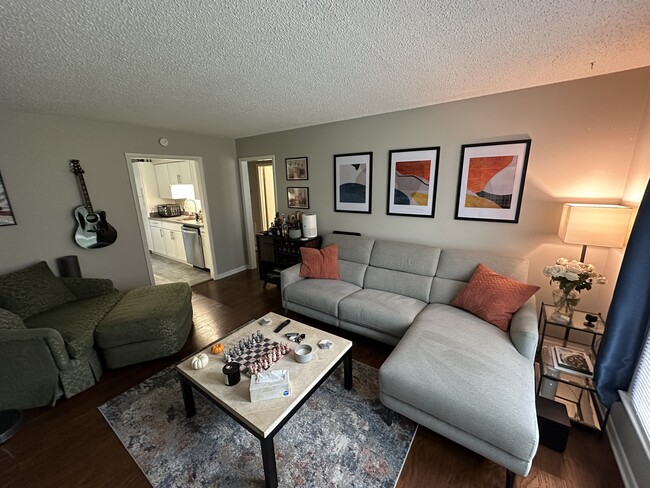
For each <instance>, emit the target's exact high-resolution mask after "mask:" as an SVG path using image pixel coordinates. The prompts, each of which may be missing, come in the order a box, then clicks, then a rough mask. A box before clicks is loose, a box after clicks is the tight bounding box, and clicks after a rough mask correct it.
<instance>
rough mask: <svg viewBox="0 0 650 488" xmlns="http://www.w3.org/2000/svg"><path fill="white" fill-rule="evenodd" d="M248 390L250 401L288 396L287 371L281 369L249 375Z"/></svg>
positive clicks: (289, 386) (289, 392)
mask: <svg viewBox="0 0 650 488" xmlns="http://www.w3.org/2000/svg"><path fill="white" fill-rule="evenodd" d="M249 391H250V395H251V402H258V401H260V400H272V399H273V398H283V397H288V396H289V395H291V385H290V384H289V371H287V370H286V369H281V370H278V371H265V372H263V373H258V374H255V375H253V376H252V377H251V383H250V387H249Z"/></svg>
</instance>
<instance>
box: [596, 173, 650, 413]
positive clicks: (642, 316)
mask: <svg viewBox="0 0 650 488" xmlns="http://www.w3.org/2000/svg"><path fill="white" fill-rule="evenodd" d="M649 327H650V184H648V186H647V187H646V190H645V195H644V196H643V200H642V201H641V205H640V206H639V212H638V214H637V217H636V220H635V222H634V227H633V228H632V233H631V234H630V240H629V241H628V244H627V248H626V250H625V255H624V256H623V263H622V265H621V271H620V273H619V275H618V281H617V282H616V288H614V296H613V298H612V304H611V305H610V307H609V312H608V314H607V327H606V328H605V334H604V336H603V340H602V343H601V345H600V350H599V353H598V361H597V363H596V371H595V375H594V381H595V382H596V391H597V393H598V397H599V398H600V401H601V402H602V403H603V405H605V406H606V407H607V408H610V407H611V406H612V404H613V403H614V402H616V401H618V400H619V395H618V391H619V390H623V391H626V390H627V389H628V387H629V386H630V381H631V380H632V375H633V374H634V369H635V368H636V364H637V362H638V360H639V355H640V353H641V348H642V347H643V344H644V342H645V338H646V337H647V335H648V331H649Z"/></svg>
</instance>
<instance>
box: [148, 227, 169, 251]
mask: <svg viewBox="0 0 650 488" xmlns="http://www.w3.org/2000/svg"><path fill="white" fill-rule="evenodd" d="M149 227H150V229H151V244H152V245H153V251H154V252H156V253H158V254H162V255H167V250H166V247H165V238H164V234H163V229H162V224H161V222H158V221H156V220H150V221H149Z"/></svg>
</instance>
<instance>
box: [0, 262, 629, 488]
mask: <svg viewBox="0 0 650 488" xmlns="http://www.w3.org/2000/svg"><path fill="white" fill-rule="evenodd" d="M193 290H194V298H193V303H194V322H195V325H194V329H193V331H192V334H191V336H190V338H189V340H188V342H187V344H186V345H185V347H184V348H183V349H182V350H181V351H180V352H179V353H178V354H176V355H175V356H172V357H169V358H165V359H160V360H156V361H151V362H148V363H144V364H139V365H135V366H130V367H126V368H122V369H118V370H107V371H105V373H104V376H103V377H102V378H101V381H100V382H99V383H98V384H97V385H96V386H94V387H93V388H90V389H89V390H87V391H85V392H83V393H81V394H79V395H77V396H75V397H73V398H71V399H70V400H60V401H59V402H58V403H57V404H56V406H55V407H53V408H50V407H46V408H37V409H32V410H29V411H26V412H25V417H26V421H25V425H24V426H23V427H22V429H21V430H20V431H19V432H18V433H17V434H16V435H15V436H14V437H13V438H12V439H10V440H9V441H8V442H6V443H5V444H3V445H1V446H0V486H2V487H12V488H14V487H16V488H17V487H20V488H30V487H57V488H58V487H66V488H70V487H86V486H88V487H94V488H102V487H106V488H109V487H110V488H113V487H133V488H136V487H137V488H140V487H147V486H149V483H148V482H147V479H146V478H145V477H144V475H143V474H142V472H141V471H140V469H139V468H138V466H137V465H136V464H135V462H134V461H133V460H132V459H131V457H130V456H129V454H128V452H127V451H126V449H124V447H123V446H122V444H121V443H120V441H119V440H118V439H117V437H116V436H115V435H114V434H113V432H112V430H111V428H110V427H109V426H108V424H107V423H106V421H105V420H104V418H103V416H102V415H101V414H100V413H99V411H98V410H97V407H98V406H99V405H101V404H103V403H104V402H106V401H107V400H109V399H111V398H113V397H114V396H116V395H118V394H119V393H121V392H123V391H125V390H127V389H128V388H130V387H132V386H134V385H136V384H138V383H140V382H141V381H143V380H144V379H146V378H148V377H149V376H151V375H152V374H154V373H156V372H158V371H160V370H161V369H163V368H165V367H167V366H169V365H171V364H174V363H175V362H176V361H178V360H180V359H182V358H183V357H185V356H187V355H189V354H191V353H192V352H193V351H195V350H197V349H199V348H201V347H204V346H206V345H207V344H209V343H210V342H212V341H214V340H216V339H218V338H219V337H222V336H224V335H226V334H227V333H228V332H230V331H231V330H233V329H234V328H236V327H238V326H240V325H242V324H243V323H245V322H247V321H248V320H251V319H255V318H258V317H261V316H262V315H264V314H265V313H266V312H268V311H274V312H277V313H282V307H281V303H280V293H279V290H278V288H277V287H275V286H273V285H268V286H267V287H266V288H263V287H262V284H261V282H260V281H259V278H258V275H257V273H256V272H255V271H246V272H243V273H239V274H237V275H235V276H232V277H229V278H226V279H223V280H220V281H210V282H207V283H202V284H199V285H196V286H194V287H193ZM292 317H293V318H295V319H300V320H301V321H303V322H305V323H308V324H310V325H314V326H317V327H320V328H322V329H325V330H328V331H331V332H334V333H337V334H339V335H342V336H345V337H347V338H349V339H351V340H352V341H353V342H354V347H353V353H352V354H353V358H354V359H355V360H357V361H361V362H363V363H366V364H369V365H371V366H373V367H375V368H378V367H380V366H381V364H382V362H383V361H384V360H385V359H386V357H387V356H388V355H389V354H390V352H391V350H392V348H391V347H389V346H386V345H384V344H381V343H378V342H375V341H372V340H370V339H366V338H363V337H361V336H357V335H355V334H351V333H348V332H346V331H343V330H341V329H336V328H333V327H329V326H325V325H323V324H321V323H319V322H316V321H313V320H311V319H308V318H305V317H301V316H298V315H292ZM179 394H180V392H179ZM377 421H380V420H379V419H377ZM242 435H248V434H247V433H246V432H245V431H243V430H242ZM261 479H262V466H261V464H260V480H261ZM262 484H263V483H260V486H262ZM504 484H505V470H504V469H503V468H502V467H500V466H498V465H496V464H494V463H492V462H491V461H488V460H486V459H484V458H482V457H481V456H478V455H476V454H474V453H473V452H471V451H469V450H467V449H465V448H464V447H461V446H459V445H457V444H455V443H453V442H451V441H449V440H447V439H445V438H444V437H441V436H439V435H437V434H435V433H433V432H431V431H430V430H428V429H426V428H424V427H419V428H418V431H417V434H416V436H415V440H414V441H413V445H412V446H411V450H410V452H409V455H408V457H407V459H406V462H405V464H404V468H403V470H402V474H401V476H400V479H399V482H398V484H397V486H398V487H400V488H406V487H468V488H469V487H472V488H475V487H502V486H504ZM515 486H518V487H558V488H580V487H585V488H587V487H588V488H601V487H602V488H605V487H606V488H616V487H622V486H623V482H622V481H621V477H620V475H619V472H618V468H617V466H616V463H615V461H614V456H613V454H612V451H611V449H610V446H609V442H608V440H607V438H606V436H605V437H603V438H602V439H601V437H600V436H599V434H597V433H594V432H590V431H584V430H580V429H577V428H572V429H571V435H570V438H569V443H568V446H567V450H566V451H565V452H564V453H558V452H555V451H552V450H550V449H548V448H546V447H543V446H540V447H539V450H538V453H537V456H536V458H535V461H534V464H533V468H532V470H531V473H530V474H529V475H528V477H526V478H521V477H517V479H516V484H515Z"/></svg>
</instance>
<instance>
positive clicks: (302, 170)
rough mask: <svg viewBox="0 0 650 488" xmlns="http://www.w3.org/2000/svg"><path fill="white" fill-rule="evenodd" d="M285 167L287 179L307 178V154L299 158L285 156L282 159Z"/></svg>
mask: <svg viewBox="0 0 650 488" xmlns="http://www.w3.org/2000/svg"><path fill="white" fill-rule="evenodd" d="M284 163H285V165H286V167H287V181H292V180H308V179H309V172H308V167H307V156H304V157H301V158H287V159H285V160H284Z"/></svg>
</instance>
